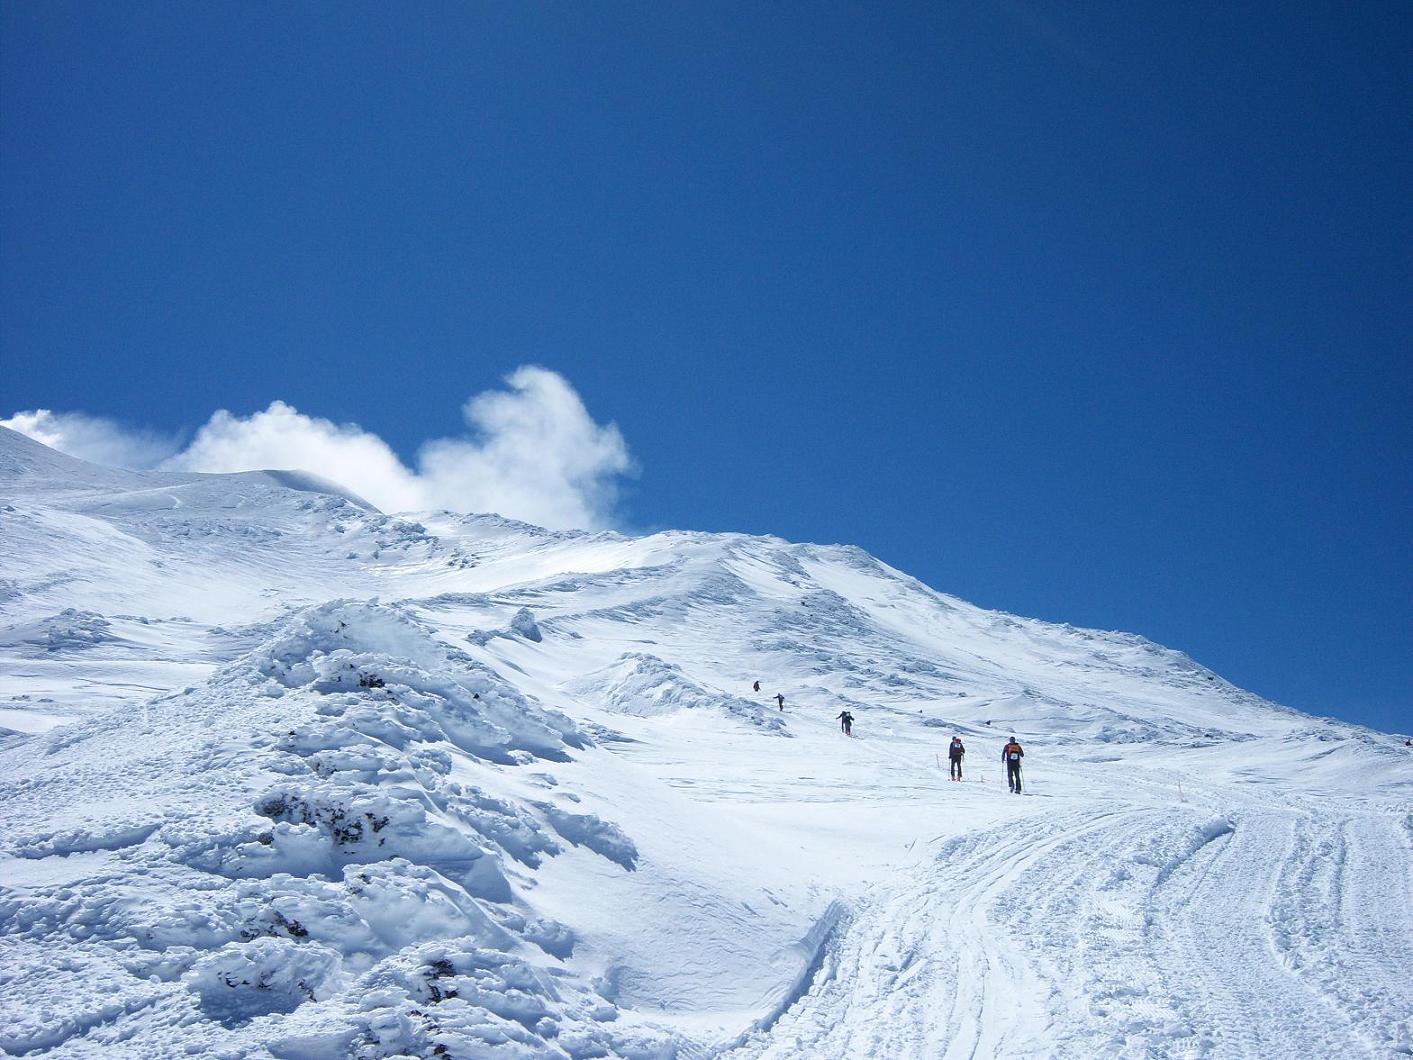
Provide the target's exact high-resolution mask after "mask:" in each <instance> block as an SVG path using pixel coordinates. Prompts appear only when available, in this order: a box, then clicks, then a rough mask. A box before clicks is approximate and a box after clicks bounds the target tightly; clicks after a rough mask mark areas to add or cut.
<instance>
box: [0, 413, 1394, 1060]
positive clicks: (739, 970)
mask: <svg viewBox="0 0 1413 1060" xmlns="http://www.w3.org/2000/svg"><path fill="white" fill-rule="evenodd" d="M347 485H348V486H349V487H351V489H344V488H342V487H335V486H334V485H332V484H329V483H320V482H317V481H313V480H310V479H308V478H306V477H302V476H298V475H296V474H293V473H290V474H268V473H250V474H242V475H167V474H162V473H156V472H147V473H131V472H120V471H112V470H110V469H105V468H101V467H97V466H95V465H91V464H84V463H82V462H79V461H73V460H69V459H68V458H66V457H63V456H61V455H59V454H57V453H53V452H52V451H50V450H47V449H45V448H44V447H42V446H38V445H36V444H35V443H32V442H29V441H28V440H27V439H22V438H19V437H18V436H15V435H13V434H12V433H11V432H5V431H3V430H0V499H3V502H4V503H2V504H0V561H3V562H0V810H3V820H4V823H5V827H4V829H0V1055H26V1056H30V1055H33V1056H52V1057H56V1058H59V1057H64V1058H67V1057H103V1058H108V1057H126V1056H134V1057H154V1058H158V1057H160V1058H163V1060H165V1058H166V1057H171V1056H182V1055H193V1056H211V1057H224V1058H230V1060H235V1058H245V1057H252V1058H262V1057H263V1058H272V1057H280V1058H291V1060H294V1058H298V1060H304V1058H328V1060H335V1058H339V1060H342V1058H347V1057H353V1058H365V1057H366V1058H375V1057H378V1058H393V1057H397V1058H399V1060H401V1058H407V1057H416V1058H435V1057H451V1058H457V1060H460V1058H469V1060H482V1058H500V1057H536V1058H538V1057H560V1058H563V1057H576V1058H577V1057H597V1056H610V1057H612V1056H618V1057H643V1058H647V1057H654V1058H663V1060H666V1058H668V1057H674V1056H676V1057H683V1058H691V1060H698V1058H701V1060H704V1058H706V1057H710V1056H720V1057H728V1056H729V1057H733V1058H742V1060H744V1058H746V1057H775V1058H782V1060H783V1058H789V1060H796V1058H800V1057H809V1058H811V1060H855V1058H875V1057H886V1058H889V1060H892V1058H898V1060H903V1058H912V1057H916V1058H923V1057H928V1058H933V1057H946V1058H949V1060H950V1058H960V1057H1008V1058H1009V1057H1076V1058H1081V1057H1082V1058H1089V1057H1108V1056H1115V1057H1135V1058H1138V1057H1142V1058H1149V1057H1163V1058H1167V1057H1171V1058H1187V1057H1210V1058H1225V1057H1247V1056H1261V1057H1263V1058H1270V1060H1282V1058H1292V1060H1310V1058H1311V1057H1315V1056H1320V1057H1325V1056H1339V1057H1351V1058H1353V1057H1380V1058H1382V1057H1390V1056H1406V1055H1410V1054H1413V1019H1411V1018H1410V1013H1413V993H1410V988H1409V985H1408V984H1409V983H1410V982H1413V980H1411V979H1410V977H1409V976H1408V974H1407V969H1408V968H1409V967H1413V936H1410V934H1409V933H1408V932H1407V931H1405V930H1403V928H1402V925H1403V923H1404V921H1405V920H1406V919H1407V913H1408V909H1409V906H1410V903H1413V891H1411V890H1410V888H1413V751H1410V749H1409V748H1407V747H1404V746H1403V740H1404V737H1403V736H1400V737H1398V738H1397V739H1394V738H1392V737H1390V736H1389V735H1387V734H1382V733H1375V732H1371V731H1369V730H1366V729H1361V728H1359V727H1357V726H1350V725H1346V724H1343V723H1340V722H1337V721H1331V720H1327V719H1316V718H1310V717H1308V716H1305V715H1302V714H1299V713H1297V712H1294V711H1290V710H1288V709H1286V708H1282V707H1279V706H1277V705H1276V704H1271V703H1267V702H1265V701H1263V700H1261V699H1260V698H1259V697H1256V696H1254V695H1252V694H1251V693H1248V692H1244V691H1242V690H1240V689H1237V688H1235V687H1234V686H1232V685H1230V684H1229V683H1227V682H1226V681H1224V680H1222V679H1221V677H1220V676H1218V675H1216V674H1214V673H1212V672H1210V671H1209V670H1207V669H1205V668H1204V667H1202V666H1201V665H1200V664H1199V663H1197V662H1195V661H1194V660H1192V659H1189V658H1188V657H1186V656H1184V655H1182V654H1181V653H1180V652H1175V651H1172V650H1170V649H1167V648H1163V647H1161V646H1159V645H1156V644H1153V643H1151V642H1150V641H1147V640H1145V639H1144V638H1142V637H1139V636H1135V635H1132V634H1125V633H1113V632H1105V631H1099V630H1085V629H1077V628H1074V627H1071V626H1064V625H1056V624H1053V623H1046V622H1038V621H1033V620H1028V619H1023V618H1019V617H1016V616H1012V615H1005V614H1001V613H997V612H992V611H986V610H984V609H982V608H978V607H975V606H973V605H971V604H968V603H966V602H965V601H962V600H958V599H956V598H954V597H950V596H946V595H944V594H942V593H939V592H936V591H935V590H933V589H931V588H929V587H927V586H925V585H923V584H921V583H920V582H918V581H916V579H913V578H910V577H908V576H907V575H905V574H903V573H902V572H899V571H897V570H894V569H893V568H891V567H889V566H887V565H886V564H884V563H881V562H879V561H878V560H876V559H874V558H873V557H871V556H869V555H868V554H867V553H865V552H863V551H862V550H859V549H856V548H851V547H844V546H827V545H797V544H791V543H789V542H786V541H782V540H780V539H778V538H757V537H748V536H745V535H740V534H706V533H691V532H679V531H668V532H665V533H660V534H652V535H648V536H644V537H629V536H625V535H621V534H612V533H582V532H551V531H546V530H543V529H541V528H538V527H533V526H529V525H527V524H524V523H517V522H515V521H513V520H506V519H501V518H499V517H497V516H460V515H451V514H448V513H425V514H419V515H417V516H416V517H409V516H397V515H384V514H382V513H380V512H377V511H373V510H370V509H369V508H367V507H366V506H365V505H364V504H362V503H361V502H359V501H358V500H357V490H358V485H359V484H358V483H348V484H347ZM379 600H384V601H396V603H380V602H379ZM845 710H847V711H849V712H851V713H852V715H853V719H854V720H853V734H852V736H846V735H844V734H843V733H842V732H841V731H840V721H839V715H840V714H841V712H843V711H845ZM1012 734H1014V735H1016V736H1018V737H1019V739H1020V741H1021V742H1022V744H1023V745H1024V747H1025V750H1026V757H1025V759H1024V770H1023V779H1024V794H1023V795H1020V796H1017V795H1013V794H1010V793H1009V792H1008V791H1007V788H1006V785H1005V783H1004V781H1003V778H1002V774H1001V763H1000V758H999V752H1000V747H1001V744H1002V742H1003V741H1005V740H1006V739H1007V738H1008V737H1009V736H1011V735H1012ZM954 735H955V736H960V737H961V738H962V739H963V740H964V741H965V744H966V747H967V755H966V758H965V759H964V762H963V767H964V768H963V779H962V780H961V781H960V782H953V781H950V780H948V779H947V763H946V762H945V761H944V760H943V755H944V753H945V751H944V749H945V747H946V745H947V743H948V742H949V740H950V739H951V737H952V736H954ZM778 737H788V739H781V738H778Z"/></svg>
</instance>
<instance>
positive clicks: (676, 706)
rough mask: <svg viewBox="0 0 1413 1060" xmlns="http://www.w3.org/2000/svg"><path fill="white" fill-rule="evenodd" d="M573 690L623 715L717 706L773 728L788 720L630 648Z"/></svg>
mask: <svg viewBox="0 0 1413 1060" xmlns="http://www.w3.org/2000/svg"><path fill="white" fill-rule="evenodd" d="M567 687H568V688H569V689H570V690H571V691H573V692H574V693H576V694H577V695H580V696H582V697H584V698H585V699H587V700H590V701H591V702H597V703H598V704H600V705H602V706H604V707H606V708H607V709H609V710H612V711H616V712H618V713H622V714H633V715H636V716H638V717H654V716H657V715H661V714H670V713H673V712H675V711H679V710H718V711H725V712H726V713H727V714H729V715H731V716H732V717H735V718H738V719H739V720H741V721H745V722H748V723H749V724H751V725H756V726H759V727H760V728H762V729H765V730H767V731H770V732H783V731H784V728H785V722H784V720H783V719H782V718H781V717H780V716H779V715H778V714H774V713H771V712H770V711H769V710H768V709H766V707H764V706H762V705H761V704H758V703H752V702H751V701H750V700H748V699H743V698H741V697H740V696H733V695H731V694H730V693H727V692H713V691H709V690H708V689H706V688H703V687H702V686H701V685H699V684H697V683H696V682H695V681H693V680H692V679H691V678H690V677H688V676H687V675H686V673H685V672H683V670H682V667H680V666H678V665H677V664H675V663H670V662H668V661H667V660H665V659H660V658H658V657H657V656H656V655H651V654H649V653H647V652H636V651H634V652H626V653H624V654H623V655H622V656H620V657H619V658H618V660H617V661H616V662H613V663H611V664H609V665H608V666H606V667H603V668H602V669H600V670H596V671H594V672H593V673H590V674H588V675H586V676H584V677H582V678H578V679H576V680H574V681H572V682H570V683H569V684H568V686H567Z"/></svg>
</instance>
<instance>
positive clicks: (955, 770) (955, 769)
mask: <svg viewBox="0 0 1413 1060" xmlns="http://www.w3.org/2000/svg"><path fill="white" fill-rule="evenodd" d="M966 753H967V749H966V748H965V747H963V746H962V738H961V737H960V736H953V737H952V745H951V746H950V747H948V748H947V759H948V761H950V762H951V763H952V771H951V773H950V774H949V775H950V777H951V778H952V779H953V780H961V779H962V756H963V755H965V754H966Z"/></svg>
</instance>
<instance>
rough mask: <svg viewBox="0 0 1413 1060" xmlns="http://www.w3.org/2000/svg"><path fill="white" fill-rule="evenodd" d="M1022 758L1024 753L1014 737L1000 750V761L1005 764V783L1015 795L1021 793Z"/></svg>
mask: <svg viewBox="0 0 1413 1060" xmlns="http://www.w3.org/2000/svg"><path fill="white" fill-rule="evenodd" d="M1024 757H1025V752H1024V751H1023V750H1021V745H1020V744H1018V743H1016V738H1015V737H1014V736H1012V737H1011V742H1010V743H1008V744H1006V746H1005V747H1003V748H1001V761H1002V762H1004V763H1005V764H1006V783H1007V784H1009V785H1010V787H1011V791H1013V792H1015V793H1016V794H1017V795H1019V794H1020V793H1021V759H1022V758H1024Z"/></svg>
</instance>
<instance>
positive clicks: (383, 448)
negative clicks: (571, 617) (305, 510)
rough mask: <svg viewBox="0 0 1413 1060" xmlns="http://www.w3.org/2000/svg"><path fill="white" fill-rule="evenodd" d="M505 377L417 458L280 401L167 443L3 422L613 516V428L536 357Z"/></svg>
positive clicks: (253, 466) (70, 446) (139, 446)
mask: <svg viewBox="0 0 1413 1060" xmlns="http://www.w3.org/2000/svg"><path fill="white" fill-rule="evenodd" d="M506 386H507V389H506V390H499V391H487V392H486V393H483V394H479V395H477V396H475V397H473V398H472V399H471V400H469V401H468V402H466V404H465V406H464V407H463V409H462V412H463V415H464V416H465V417H466V423H467V425H468V427H470V428H471V433H470V434H469V435H466V436H463V437H459V438H440V439H435V440H433V441H430V442H428V443H426V444H425V445H424V446H423V447H422V449H421V451H420V453H419V454H418V459H417V467H416V468H415V469H413V468H409V467H407V466H406V465H405V464H403V463H402V461H401V460H400V459H398V456H397V454H396V453H395V452H394V451H393V450H392V448H391V447H390V446H389V445H388V444H387V443H386V442H384V441H383V440H382V439H381V438H379V437H378V436H377V435H376V434H372V433H370V432H368V431H365V430H364V429H363V428H362V427H359V426H358V425H357V424H351V423H349V424H337V423H333V422H332V421H330V420H325V419H319V418H317V417H314V416H307V415H305V414H304V413H302V412H300V411H299V410H298V409H296V408H294V407H293V406H291V405H287V404H286V403H284V402H283V401H275V402H272V403H271V404H270V407H269V408H267V409H265V410H264V411H262V412H257V413H254V414H253V415H250V416H237V415H235V414H233V413H230V412H227V411H225V410H221V411H218V412H217V413H215V414H214V415H213V416H212V417H211V419H210V420H208V421H207V423H206V425H205V426H203V427H202V428H201V429H200V430H199V431H197V433H196V436H195V437H194V438H193V439H192V441H191V444H190V445H188V446H187V447H186V448H185V449H183V450H182V451H181V452H179V453H175V454H174V453H173V449H174V447H173V446H172V445H170V443H168V444H167V445H166V446H165V447H162V446H158V445H157V444H156V443H157V441H159V439H158V438H157V436H154V435H150V434H144V433H142V432H132V431H127V430H125V429H124V428H122V427H120V426H118V425H117V424H114V423H112V422H111V421H107V420H101V419H96V418H94V417H89V416H83V415H81V414H77V413H62V414H55V413H52V412H49V411H47V410H42V409H41V410H37V411H34V412H21V413H17V414H16V415H15V416H13V417H12V418H11V419H9V420H5V421H0V422H3V423H4V425H5V426H7V427H12V428H14V429H15V430H17V431H20V432H22V433H24V434H28V435H30V436H31V437H33V438H35V439H37V440H38V441H41V442H44V443H45V444H46V445H51V446H53V447H54V448H56V449H60V450H62V451H64V452H66V453H69V454H70V455H73V456H81V457H83V458H84V459H88V460H94V461H96V462H99V463H106V464H115V465H118V466H124V467H152V466H154V465H157V464H159V463H160V466H161V467H162V468H163V469H166V470H180V471H208V472H229V471H257V470H266V469H271V470H302V471H312V472H314V473H316V474H319V475H323V476H324V477H325V478H329V479H333V480H334V481H335V482H337V483H339V484H340V485H343V486H345V487H347V488H348V489H350V490H352V491H353V492H355V493H357V494H359V495H360V496H363V497H366V498H367V499H368V500H370V501H372V502H373V503H374V504H376V505H377V506H378V507H379V508H382V509H383V510H384V511H415V510H419V509H429V508H447V509H450V510H452V511H458V512H499V513H500V514H501V515H505V516H509V517H512V518H516V519H524V520H525V521H527V522H532V523H538V524H540V525H542V526H549V527H554V528H558V529H564V528H570V527H587V528H599V527H603V526H608V525H610V524H611V523H612V521H613V513H614V507H615V504H616V501H617V498H618V488H617V487H618V482H619V480H620V479H621V478H622V477H623V476H624V475H629V474H632V473H633V472H634V470H635V469H634V464H633V460H632V457H631V456H630V455H629V452H628V446H627V444H626V443H625V442H624V440H623V436H622V435H621V434H620V433H619V431H618V428H617V427H616V426H614V425H613V424H607V425H601V424H598V423H595V422H594V419H593V417H592V416H590V415H589V411H588V409H586V408H585V407H584V403H583V401H581V400H580V398H579V395H578V394H577V393H576V392H575V391H574V388H573V387H571V386H570V385H569V383H568V382H566V381H565V379H564V378H563V377H562V376H560V375H558V374H556V373H554V372H551V371H548V370H546V369H544V368H536V367H530V366H526V367H521V368H518V369H516V370H515V371H514V372H512V373H511V374H510V375H509V376H508V377H507V378H506ZM164 458H166V459H164Z"/></svg>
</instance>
